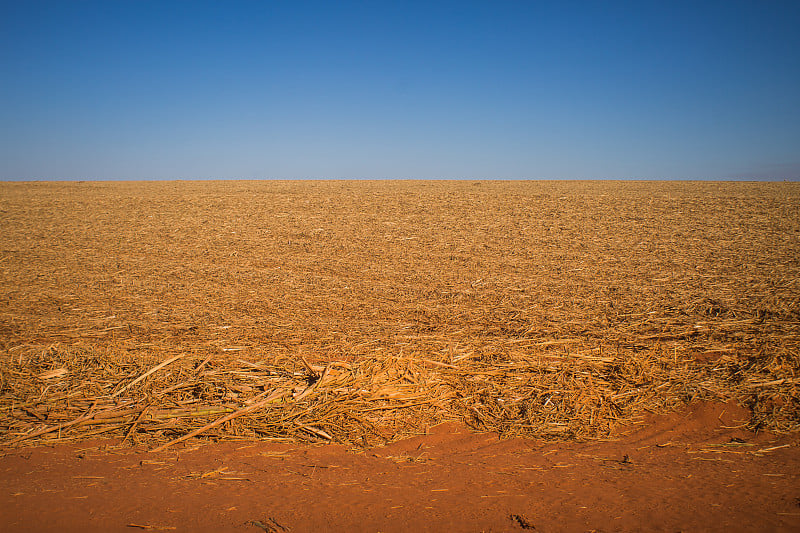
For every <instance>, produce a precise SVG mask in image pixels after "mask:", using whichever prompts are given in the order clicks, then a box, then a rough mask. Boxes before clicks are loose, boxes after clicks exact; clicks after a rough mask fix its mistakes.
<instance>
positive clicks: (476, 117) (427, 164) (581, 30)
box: [0, 0, 800, 180]
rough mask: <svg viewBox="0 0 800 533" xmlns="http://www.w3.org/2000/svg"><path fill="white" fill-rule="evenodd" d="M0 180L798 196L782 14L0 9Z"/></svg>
mask: <svg viewBox="0 0 800 533" xmlns="http://www.w3.org/2000/svg"><path fill="white" fill-rule="evenodd" d="M0 76H2V79H1V80H0V179H4V180H9V179H95V178H96V179H173V178H187V179H191V178H531V179H535V178H555V179H558V178H651V179H661V178H674V179H687V178H689V179H694V178H699V179H726V178H757V179H769V178H771V179H787V178H788V179H798V178H800V2H798V1H785V2H780V1H768V0H757V1H752V2H740V1H736V0H725V1H719V2H714V1H705V2H704V1H702V0H696V1H689V2H681V1H654V2H649V1H646V0H639V1H632V2H613V1H600V0H598V1H584V2H577V1H575V2H570V1H553V2H544V1H538V2H537V1H533V0H530V1H519V2H509V1H485V2H471V1H467V0H460V1H453V2H442V1H435V0H431V1H421V2H412V1H403V2H383V1H380V0H375V1H364V2H340V1H319V2H308V1H301V0H297V1H289V0H280V1H278V0H275V1H268V0H264V1H252V2H248V1H222V0H220V1H217V2H203V1H181V2H179V1H166V0H164V1H146V0H137V1H130V2H125V1H115V0H103V1H97V2H93V1H82V0H62V1H50V2H45V1H35V0H24V1H23V0H10V1H6V0H0Z"/></svg>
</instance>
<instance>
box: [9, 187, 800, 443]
mask: <svg viewBox="0 0 800 533" xmlns="http://www.w3.org/2000/svg"><path fill="white" fill-rule="evenodd" d="M0 187H2V192H3V194H2V195H0V197H1V198H2V199H3V200H2V211H3V218H2V227H1V228H0V230H2V233H3V235H4V236H5V237H4V241H3V243H2V247H3V249H2V251H0V269H2V272H1V273H0V274H1V276H2V277H1V278H0V281H1V282H2V287H3V289H2V291H3V292H2V294H1V295H0V296H1V297H2V299H0V306H2V307H1V308H0V328H2V329H0V332H1V334H0V335H1V336H0V342H1V344H0V348H2V350H0V409H1V411H0V444H2V445H4V446H24V445H31V444H37V443H42V442H62V441H70V440H75V439H87V438H90V437H94V436H104V437H105V436H107V437H116V438H119V439H120V440H121V442H123V443H126V444H141V443H144V444H148V445H151V446H152V448H153V449H155V450H163V449H166V448H169V447H170V446H174V445H175V444H178V443H180V442H183V441H186V440H188V439H191V438H214V439H219V438H223V439H232V438H240V439H251V438H256V439H277V440H299V441H311V442H339V443H346V444H350V445H355V446H371V445H374V444H378V443H383V442H387V441H392V440H395V439H398V438H401V437H403V436H407V435H411V434H416V433H419V432H421V431H424V430H425V428H426V427H427V426H430V425H433V424H436V423H438V422H441V421H443V420H462V421H464V422H466V423H467V424H469V425H470V426H471V427H473V428H475V429H476V430H480V431H497V432H499V433H500V434H501V435H502V436H527V437H540V438H549V439H589V438H608V437H609V436H612V435H614V434H617V433H618V432H620V431H624V430H625V428H628V427H630V426H631V425H632V424H636V423H638V422H640V421H641V419H642V415H643V414H644V413H648V412H662V411H667V410H672V409H675V408H678V407H680V406H681V405H684V404H686V403H688V402H692V401H697V400H721V401H729V400H732V401H736V402H738V403H740V404H742V405H744V406H746V407H748V408H750V410H751V412H752V417H751V419H750V420H749V421H747V422H746V425H747V426H748V427H750V428H751V429H769V430H771V431H776V432H794V431H798V429H800V403H799V401H798V397H800V394H798V392H800V391H798V387H799V386H800V356H799V355H798V354H799V353H800V287H798V279H800V264H799V262H798V257H800V246H799V245H798V239H800V187H798V186H796V185H793V184H691V183H683V184H676V183H672V184H669V183H664V184H652V183H651V184H644V183H639V184H636V183H579V182H578V183H546V182H528V183H488V182H486V183H481V184H478V185H473V184H471V183H438V182H437V183H429V182H388V183H370V182H365V183H357V184H356V183H348V182H313V183H298V182H268V183H248V182H230V183H182V184H170V183H152V184H141V183H140V184H124V183H120V184H74V183H73V184H66V183H65V184H2V185H0Z"/></svg>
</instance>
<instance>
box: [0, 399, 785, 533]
mask: <svg viewBox="0 0 800 533" xmlns="http://www.w3.org/2000/svg"><path fill="white" fill-rule="evenodd" d="M746 417H747V414H746V413H745V412H743V411H742V410H740V409H738V408H736V407H732V406H730V405H727V406H725V405H721V404H697V405H695V406H694V407H693V408H692V409H690V410H688V411H687V412H684V413H680V414H676V415H672V416H669V417H658V418H653V419H651V420H648V421H647V422H646V423H645V424H644V425H642V426H641V427H640V428H638V429H637V430H636V431H633V432H631V433H630V434H629V435H627V436H625V437H622V438H621V439H619V440H616V441H613V442H589V443H567V444H565V443H560V444H553V443H546V442H539V441H530V440H520V439H515V440H507V441H500V440H498V438H497V436H496V435H493V434H475V433H471V432H470V431H469V430H468V429H467V428H465V427H461V426H458V425H455V424H445V425H441V426H438V427H435V428H430V429H429V431H428V434H427V435H421V436H419V437H415V438H412V439H409V440H405V441H402V442H398V443H395V444H392V445H390V446H387V447H382V448H375V449H372V450H367V451H361V452H353V451H348V450H347V449H345V448H343V447H340V446H334V445H328V446H299V445H296V444H281V443H258V442H242V441H239V442H236V441H234V442H225V443H215V444H207V443H206V444H199V443H197V442H195V443H193V444H192V443H190V444H189V445H188V446H186V447H183V448H177V447H176V449H170V450H167V451H164V452H161V453H156V454H153V453H148V452H147V451H145V450H141V449H130V448H127V449H121V448H116V447H115V446H114V443H113V442H109V441H102V442H100V441H95V442H87V443H82V444H78V445H70V446H65V445H61V446H56V447H38V448H25V449H17V450H6V452H5V455H4V456H3V457H2V458H0V524H4V525H0V529H3V530H4V531H61V532H69V531H125V532H132V531H137V530H150V531H242V532H247V531H253V532H256V533H257V532H259V531H295V532H297V531H320V530H331V531H385V532H389V531H416V532H418V531H470V532H477V531H522V530H526V529H527V530H530V531H540V532H547V531H672V532H674V531H686V532H688V531H798V530H800V453H799V451H800V448H798V444H800V436H793V437H782V438H777V437H775V436H774V435H769V434H760V435H755V434H752V433H747V432H744V431H741V430H739V429H735V428H734V427H735V426H736V425H737V424H739V423H740V421H741V420H745V419H746Z"/></svg>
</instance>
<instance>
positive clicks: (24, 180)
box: [0, 176, 800, 183]
mask: <svg viewBox="0 0 800 533" xmlns="http://www.w3.org/2000/svg"><path fill="white" fill-rule="evenodd" d="M151 181H190V182H191V181H499V182H503V181H545V182H548V181H563V182H573V181H610V182H614V181H642V182H700V183H709V182H711V183H713V182H718V183H729V182H731V183H735V182H754V183H783V182H798V181H800V176H796V177H789V178H782V177H730V178H702V177H699V178H698V177H694V178H646V177H609V178H491V177H465V178H450V177H445V178H437V177H424V178H420V177H409V178H405V177H363V178H362V177H299V178H298V177H287V178H283V177H280V178H257V177H243V178H241V177H165V178H138V177H137V178H125V177H122V178H103V177H99V178H94V177H90V178H73V177H67V178H36V179H28V178H19V179H17V178H5V179H0V183H37V182H151Z"/></svg>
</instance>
